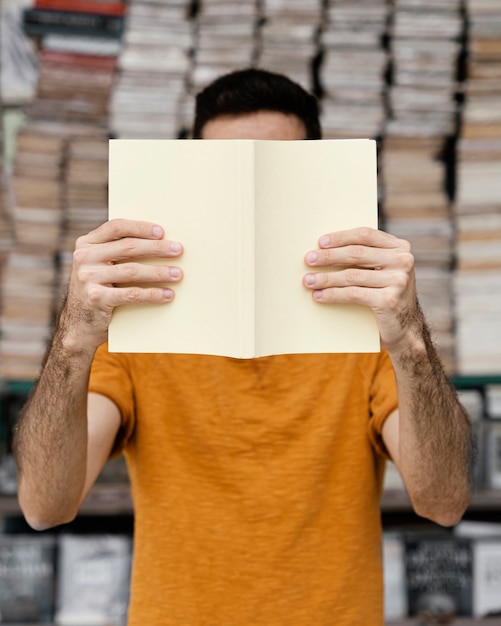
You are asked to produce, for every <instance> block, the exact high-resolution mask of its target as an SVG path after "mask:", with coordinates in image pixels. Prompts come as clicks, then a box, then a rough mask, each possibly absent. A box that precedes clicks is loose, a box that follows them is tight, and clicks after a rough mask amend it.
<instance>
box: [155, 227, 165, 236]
mask: <svg viewBox="0 0 501 626" xmlns="http://www.w3.org/2000/svg"><path fill="white" fill-rule="evenodd" d="M162 235H163V230H162V228H161V227H160V226H153V237H161V236H162Z"/></svg>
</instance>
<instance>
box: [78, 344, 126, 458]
mask: <svg viewBox="0 0 501 626" xmlns="http://www.w3.org/2000/svg"><path fill="white" fill-rule="evenodd" d="M89 391H90V392H94V393H99V394H101V395H103V396H106V397H107V398H109V399H110V400H112V401H113V402H114V403H115V404H116V405H117V407H118V409H119V411H120V415H121V423H120V429H119V432H118V434H117V438H116V440H115V444H114V446H113V449H112V452H111V457H114V456H117V455H119V454H120V453H121V452H122V451H123V449H124V448H125V446H126V445H127V442H128V440H129V439H130V437H131V435H132V433H133V431H134V427H135V403H134V391H133V383H132V378H131V372H130V367H129V366H128V358H127V355H125V354H118V353H110V352H108V345H107V344H103V345H101V346H100V347H99V348H98V350H97V352H96V354H95V357H94V361H93V363H92V368H91V372H90V380H89Z"/></svg>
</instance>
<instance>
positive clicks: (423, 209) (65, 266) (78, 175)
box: [0, 0, 501, 626]
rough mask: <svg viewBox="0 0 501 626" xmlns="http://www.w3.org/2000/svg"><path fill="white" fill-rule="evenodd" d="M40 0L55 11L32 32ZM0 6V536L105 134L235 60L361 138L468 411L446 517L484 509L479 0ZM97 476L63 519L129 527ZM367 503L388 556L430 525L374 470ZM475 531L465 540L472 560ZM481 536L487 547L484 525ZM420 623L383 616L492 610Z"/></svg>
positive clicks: (484, 220)
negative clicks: (287, 85)
mask: <svg viewBox="0 0 501 626" xmlns="http://www.w3.org/2000/svg"><path fill="white" fill-rule="evenodd" d="M92 3H96V4H95V5H94V8H95V7H96V5H97V4H99V6H100V10H103V9H104V10H105V12H107V13H108V18H106V19H94V18H92V19H90V18H89V19H87V20H86V24H87V26H86V29H87V30H86V32H85V33H84V32H82V31H80V32H75V30H74V26H75V23H76V22H75V19H74V17H72V16H71V15H65V14H61V12H60V8H61V6H62V5H66V8H68V7H71V6H72V7H74V9H75V13H78V11H79V9H85V11H88V10H90V12H91V13H92V8H93V5H92ZM161 5H162V6H161ZM89 7H90V9H89ZM47 10H49V11H51V10H52V11H55V13H53V14H52V15H51V16H50V17H51V18H52V30H51V29H50V28H49V30H47V29H48V26H47V23H44V21H43V20H44V12H46V11H47ZM25 11H26V13H25ZM63 13H64V11H63ZM69 13H71V11H70V12H69ZM23 16H24V17H23ZM0 17H1V18H2V27H3V30H2V32H3V33H4V34H5V35H6V36H8V37H9V42H8V45H6V46H4V47H3V50H7V51H8V52H9V53H10V54H11V56H10V57H9V58H2V59H0V65H1V67H2V72H1V80H2V85H1V89H0V113H1V114H2V119H3V124H2V125H0V144H2V147H3V149H2V152H1V154H0V180H1V188H2V193H1V194H0V483H1V484H2V485H3V488H0V524H1V523H2V522H3V523H4V526H5V528H4V534H10V532H11V531H12V529H13V528H14V529H19V528H21V529H23V528H24V530H23V532H28V529H27V528H26V527H23V525H22V516H21V511H20V509H19V505H18V502H17V498H16V495H15V475H13V463H12V456H11V453H10V450H9V447H8V438H9V435H10V433H11V430H12V427H13V425H14V422H15V418H16V414H17V413H18V411H19V409H20V407H21V406H22V404H23V402H24V400H25V398H26V396H27V394H28V393H29V392H30V389H31V387H32V384H33V383H32V381H33V380H34V379H35V378H36V376H37V372H38V368H39V364H40V361H41V358H42V355H43V352H44V351H45V347H46V344H47V341H48V338H49V337H50V334H51V328H52V324H53V320H54V315H55V313H56V311H57V309H58V306H59V303H60V299H61V295H62V292H63V290H64V284H65V282H66V280H67V277H68V272H69V268H70V265H71V252H72V250H73V245H74V241H75V239H76V237H78V236H79V235H80V234H83V233H85V232H88V231H89V230H91V229H92V228H93V227H95V226H96V225H98V224H99V223H101V222H102V221H104V220H105V219H106V180H105V177H103V175H102V173H103V172H105V171H106V165H107V164H106V159H107V139H108V137H110V136H113V137H118V138H137V137H141V138H150V137H155V138H185V137H189V136H190V125H191V119H192V114H193V105H194V95H195V93H196V91H197V90H198V89H200V88H201V87H203V86H204V85H205V84H207V82H209V81H210V80H212V79H213V78H215V77H216V76H217V75H218V74H220V73H221V72H225V71H228V70H231V69H233V68H235V67H236V66H239V67H242V66H246V65H254V66H261V67H266V68H268V69H272V70H275V71H279V72H284V73H286V74H288V75H290V76H291V77H293V78H295V79H296V80H297V81H298V82H299V83H301V84H302V85H303V86H304V87H306V88H308V89H311V90H313V91H314V92H315V93H316V95H317V96H318V97H319V101H320V105H321V111H322V123H323V127H324V134H325V137H329V138H342V137H370V138H373V139H375V140H376V141H377V145H378V161H379V177H378V178H379V185H380V199H381V205H380V215H381V226H382V227H383V228H384V229H385V230H388V231H389V232H391V233H393V234H395V235H397V236H399V237H403V238H406V239H408V240H409V241H410V242H411V244H412V248H413V252H414V255H415V259H416V276H417V289H418V295H419V299H420V302H421V305H422V307H423V309H424V311H425V314H426V316H427V319H428V321H429V323H430V326H431V328H432V330H433V334H434V337H435V340H436V344H437V349H438V351H439V353H440V356H441V358H442V361H443V363H444V366H445V368H446V370H447V372H448V375H449V377H450V380H451V382H452V384H453V385H454V386H455V387H456V389H457V390H458V393H459V395H460V398H461V400H462V401H463V403H464V405H465V407H466V408H467V410H468V412H469V413H470V415H471V416H472V420H473V422H474V428H475V432H476V435H477V441H478V444H479V445H478V447H479V462H478V467H477V468H476V473H475V491H474V493H473V497H472V500H471V503H470V506H469V508H468V510H467V512H466V514H465V521H467V522H469V521H472V522H475V523H477V522H478V523H483V522H488V523H489V524H491V525H492V526H491V528H494V527H495V526H497V525H498V524H499V523H501V458H500V457H501V408H500V403H501V399H500V389H501V324H500V323H499V320H500V319H501V295H500V294H501V271H500V270H501V204H500V200H499V198H501V116H500V113H499V99H500V97H501V45H500V42H501V4H500V3H499V0H441V1H440V2H436V0H391V1H390V0H364V1H363V2H349V1H347V0H341V1H340V0H336V1H334V0H308V1H306V0H301V1H300V2H297V1H295V2H294V1H291V2H288V3H284V2H283V1H282V2H280V1H277V0H245V1H242V2H236V1H234V2H231V1H230V0H176V1H173V2H169V3H159V2H154V1H153V0H128V1H124V2H121V1H120V0H4V1H3V2H2V3H1V5H0ZM45 17H47V15H45ZM23 19H24V22H25V24H24V26H25V28H24V32H23ZM72 29H73V30H72ZM77 30H78V29H77ZM49 31H50V32H49ZM70 31H71V32H70ZM30 32H31V35H29V36H28V33H30ZM145 34H146V35H147V36H145ZM89 35H90V36H89ZM41 180H43V181H44V184H43V185H40V181H41ZM91 181H92V182H91ZM42 192H43V193H42ZM34 199H35V200H36V201H37V202H38V203H37V207H38V208H37V209H36V211H33V210H32V206H33V202H34V201H35V200H34ZM40 233H43V234H44V236H43V245H38V244H39V240H40V239H42V238H41V237H40ZM35 243H36V244H37V245H34V244H35ZM35 270H36V272H35ZM122 461H123V459H122ZM115 471H116V470H115V469H113V470H112V471H110V472H109V474H108V475H107V476H102V477H100V480H99V481H98V483H97V484H96V485H95V486H94V487H93V489H92V490H91V491H90V493H89V495H88V497H87V498H86V500H85V501H84V502H83V504H82V506H81V510H80V514H79V516H78V518H77V520H76V521H75V523H74V524H70V525H69V528H67V529H65V531H68V532H72V530H76V529H78V531H79V532H80V531H82V529H83V532H84V534H88V533H93V532H96V530H99V529H103V528H105V527H107V528H108V527H109V528H110V529H112V530H111V534H112V535H114V534H119V533H120V532H121V531H123V530H124V529H125V530H126V531H127V533H129V532H130V531H131V528H132V523H133V522H132V520H133V505H132V500H131V495H130V490H129V486H128V483H127V480H126V477H124V472H123V464H122V467H118V472H117V473H114V472H115ZM114 476H115V477H118V479H115V478H114ZM381 512H382V521H383V528H384V530H385V533H386V532H390V533H394V532H397V533H399V532H401V534H399V535H398V537H397V541H396V543H395V546H394V547H396V548H397V549H398V550H400V552H399V557H398V558H397V559H396V566H397V568H398V567H400V568H401V567H402V563H403V561H405V558H404V555H405V550H406V549H407V548H406V541H407V540H406V532H407V530H408V529H414V530H417V531H418V532H419V533H424V534H425V535H426V536H428V535H427V534H429V536H435V534H436V531H437V529H436V528H435V527H434V525H433V524H431V523H430V522H427V521H426V520H422V519H421V518H418V517H417V516H416V515H415V514H414V513H413V512H412V508H411V505H410V502H409V498H408V497H407V495H406V493H405V490H404V489H402V488H401V486H400V487H399V486H398V485H396V484H395V483H393V482H390V483H389V484H388V486H387V487H386V488H385V490H384V493H383V497H382V501H381ZM16 532H19V530H17V531H16ZM488 532H490V531H488ZM493 532H494V531H493ZM14 534H16V533H14ZM453 534H454V531H449V530H448V531H447V534H446V537H445V541H449V539H450V538H451V537H452V536H453ZM44 535H45V533H42V536H44ZM0 536H1V533H0ZM477 544H478V545H477ZM481 545H482V541H480V542H479V541H478V538H475V539H472V540H471V546H470V547H471V551H472V553H471V554H470V557H471V558H472V559H473V558H474V557H473V556H472V555H473V553H474V552H475V550H476V549H477V547H478V546H480V547H481ZM490 545H491V547H492V551H493V555H494V556H493V558H495V555H496V554H497V552H496V550H498V546H499V545H501V538H500V537H499V536H497V538H496V539H495V540H493V543H492V544H490ZM449 548H450V546H449ZM451 550H452V548H451ZM463 556H464V555H463ZM496 558H497V557H496ZM499 562H500V563H501V557H499ZM496 567H498V566H497V565H496ZM500 567H501V566H500ZM398 571H399V572H400V573H401V571H402V570H401V569H400V570H398ZM493 572H494V574H495V573H496V572H498V570H493ZM491 573H492V572H491ZM494 574H493V575H494ZM499 584H500V588H501V580H500V583H499ZM398 593H400V596H401V597H403V595H405V593H404V592H403V590H402V588H401V587H399V588H398ZM398 593H397V592H396V595H398ZM499 595H501V592H500V593H499ZM467 610H471V606H470V607H468V609H467ZM395 611H396V612H400V614H401V615H403V614H404V613H405V611H406V609H405V607H404V606H403V605H401V606H399V607H397V608H396V609H395ZM435 617H436V619H435V618H433V619H432V618H430V619H429V622H426V619H425V618H424V617H422V618H421V617H419V618H418V617H416V618H412V619H411V618H408V619H404V618H403V617H402V619H393V620H391V621H388V624H394V625H395V626H399V625H400V626H423V624H426V623H437V622H440V623H449V624H453V625H454V624H458V625H460V626H474V625H475V626H476V625H480V624H482V625H483V624H491V623H492V624H493V625H494V624H499V623H501V617H493V618H492V619H490V618H487V617H484V618H482V619H480V618H478V619H476V618H469V617H466V616H465V617H453V616H452V615H451V616H448V617H447V618H446V617H443V619H442V621H440V619H439V617H437V616H435ZM15 621H16V623H18V624H19V623H21V622H19V621H18V620H17V619H16V620H15ZM2 623H5V621H4V622H2ZM29 623H30V624H33V623H34V622H33V621H30V622H29ZM44 623H48V622H47V620H44Z"/></svg>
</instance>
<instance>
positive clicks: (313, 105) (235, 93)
mask: <svg viewBox="0 0 501 626" xmlns="http://www.w3.org/2000/svg"><path fill="white" fill-rule="evenodd" d="M258 111H276V112H279V113H285V114H289V115H291V114H292V115H295V116H296V117H298V118H299V119H300V120H301V121H302V122H303V124H304V127H305V129H306V138H307V139H320V138H321V136H322V131H321V128H320V119H319V106H318V101H317V99H316V98H315V96H314V95H313V94H310V93H308V92H307V91H305V90H304V89H303V88H302V87H301V86H300V85H298V84H297V83H295V82H293V81H292V80H290V79H289V78H287V77H286V76H283V75H282V74H276V73H274V72H268V71H266V70H261V69H254V68H250V69H244V70H238V71H236V72H231V73H230V74H225V75H223V76H221V77H220V78H217V79H216V80H215V81H214V82H213V83H211V84H210V85H208V86H207V87H205V89H203V90H202V91H201V92H200V93H199V94H198V95H197V98H196V106H195V122H194V126H193V137H194V138H195V139H201V137H202V130H203V127H204V126H205V124H207V122H209V121H210V120H213V119H215V118H216V117H219V116H221V115H239V114H245V113H256V112H258Z"/></svg>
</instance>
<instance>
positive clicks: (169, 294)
mask: <svg viewBox="0 0 501 626" xmlns="http://www.w3.org/2000/svg"><path fill="white" fill-rule="evenodd" d="M173 296H174V292H173V291H172V289H164V298H165V299H166V300H172V298H173Z"/></svg>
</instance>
